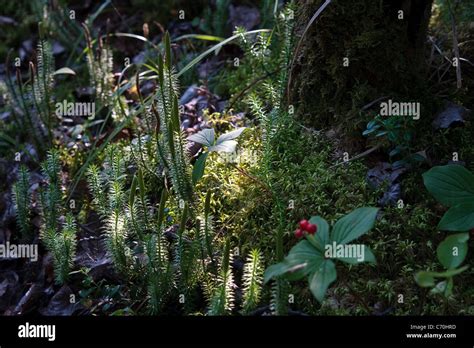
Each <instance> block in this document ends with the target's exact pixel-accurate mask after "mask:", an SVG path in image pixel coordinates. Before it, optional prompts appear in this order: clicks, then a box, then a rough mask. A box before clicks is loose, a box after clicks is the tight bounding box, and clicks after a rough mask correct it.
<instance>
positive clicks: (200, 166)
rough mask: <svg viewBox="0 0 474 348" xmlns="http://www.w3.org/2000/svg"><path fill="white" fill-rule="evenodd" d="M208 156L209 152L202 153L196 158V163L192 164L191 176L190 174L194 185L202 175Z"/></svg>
mask: <svg viewBox="0 0 474 348" xmlns="http://www.w3.org/2000/svg"><path fill="white" fill-rule="evenodd" d="M208 155H209V152H204V153H202V154H201V155H200V156H199V157H198V159H197V160H196V162H194V167H193V174H192V179H193V183H194V184H195V183H197V182H198V181H199V180H200V179H201V178H202V176H203V175H204V170H205V169H206V159H207V156H208Z"/></svg>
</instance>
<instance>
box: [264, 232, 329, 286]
mask: <svg viewBox="0 0 474 348" xmlns="http://www.w3.org/2000/svg"><path fill="white" fill-rule="evenodd" d="M323 261H324V257H323V255H322V254H321V253H320V252H319V251H318V250H317V249H316V248H315V247H314V246H313V245H311V243H309V242H308V241H307V240H303V241H301V242H299V243H298V244H296V245H295V246H294V247H293V248H292V249H291V250H290V252H289V253H288V255H287V256H286V257H285V259H284V260H283V262H280V263H278V264H276V265H273V266H270V267H268V269H267V270H266V271H265V282H268V281H269V280H270V279H272V278H274V277H278V276H281V275H285V274H287V273H293V275H294V274H297V275H298V276H301V277H303V276H305V275H308V274H310V273H313V272H315V271H316V270H317V269H318V268H319V265H320V264H321V263H322V262H323ZM296 272H298V273H296Z"/></svg>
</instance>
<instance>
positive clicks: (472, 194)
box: [423, 165, 474, 206]
mask: <svg viewBox="0 0 474 348" xmlns="http://www.w3.org/2000/svg"><path fill="white" fill-rule="evenodd" d="M423 181H424V183H425V186H426V188H427V189H428V191H429V192H430V193H431V194H432V195H433V196H434V197H435V198H436V200H438V202H440V203H442V204H444V205H447V206H454V205H457V204H465V203H472V202H474V175H473V174H472V173H471V172H469V171H468V170H467V169H466V168H464V167H462V166H458V165H447V166H442V167H434V168H432V169H430V170H429V171H427V172H426V173H424V174H423Z"/></svg>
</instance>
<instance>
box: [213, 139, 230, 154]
mask: <svg viewBox="0 0 474 348" xmlns="http://www.w3.org/2000/svg"><path fill="white" fill-rule="evenodd" d="M236 147H237V142H236V141H235V140H226V141H224V142H221V143H220V144H216V145H214V146H211V147H209V152H213V151H215V152H219V151H220V152H229V153H232V152H234V151H235V148H236Z"/></svg>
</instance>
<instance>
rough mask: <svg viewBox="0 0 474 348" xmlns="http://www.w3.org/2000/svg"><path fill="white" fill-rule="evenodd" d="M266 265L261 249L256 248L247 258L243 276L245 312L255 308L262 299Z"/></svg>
mask: <svg viewBox="0 0 474 348" xmlns="http://www.w3.org/2000/svg"><path fill="white" fill-rule="evenodd" d="M263 272H264V265H263V261H262V254H261V252H260V250H258V249H254V250H252V251H251V252H250V255H249V256H248V258H247V263H246V264H245V267H244V274H243V277H242V283H243V306H242V307H243V308H242V309H243V312H244V313H248V312H250V311H251V310H253V309H255V308H256V307H257V305H258V303H259V301H260V296H261V290H262V284H263Z"/></svg>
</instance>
